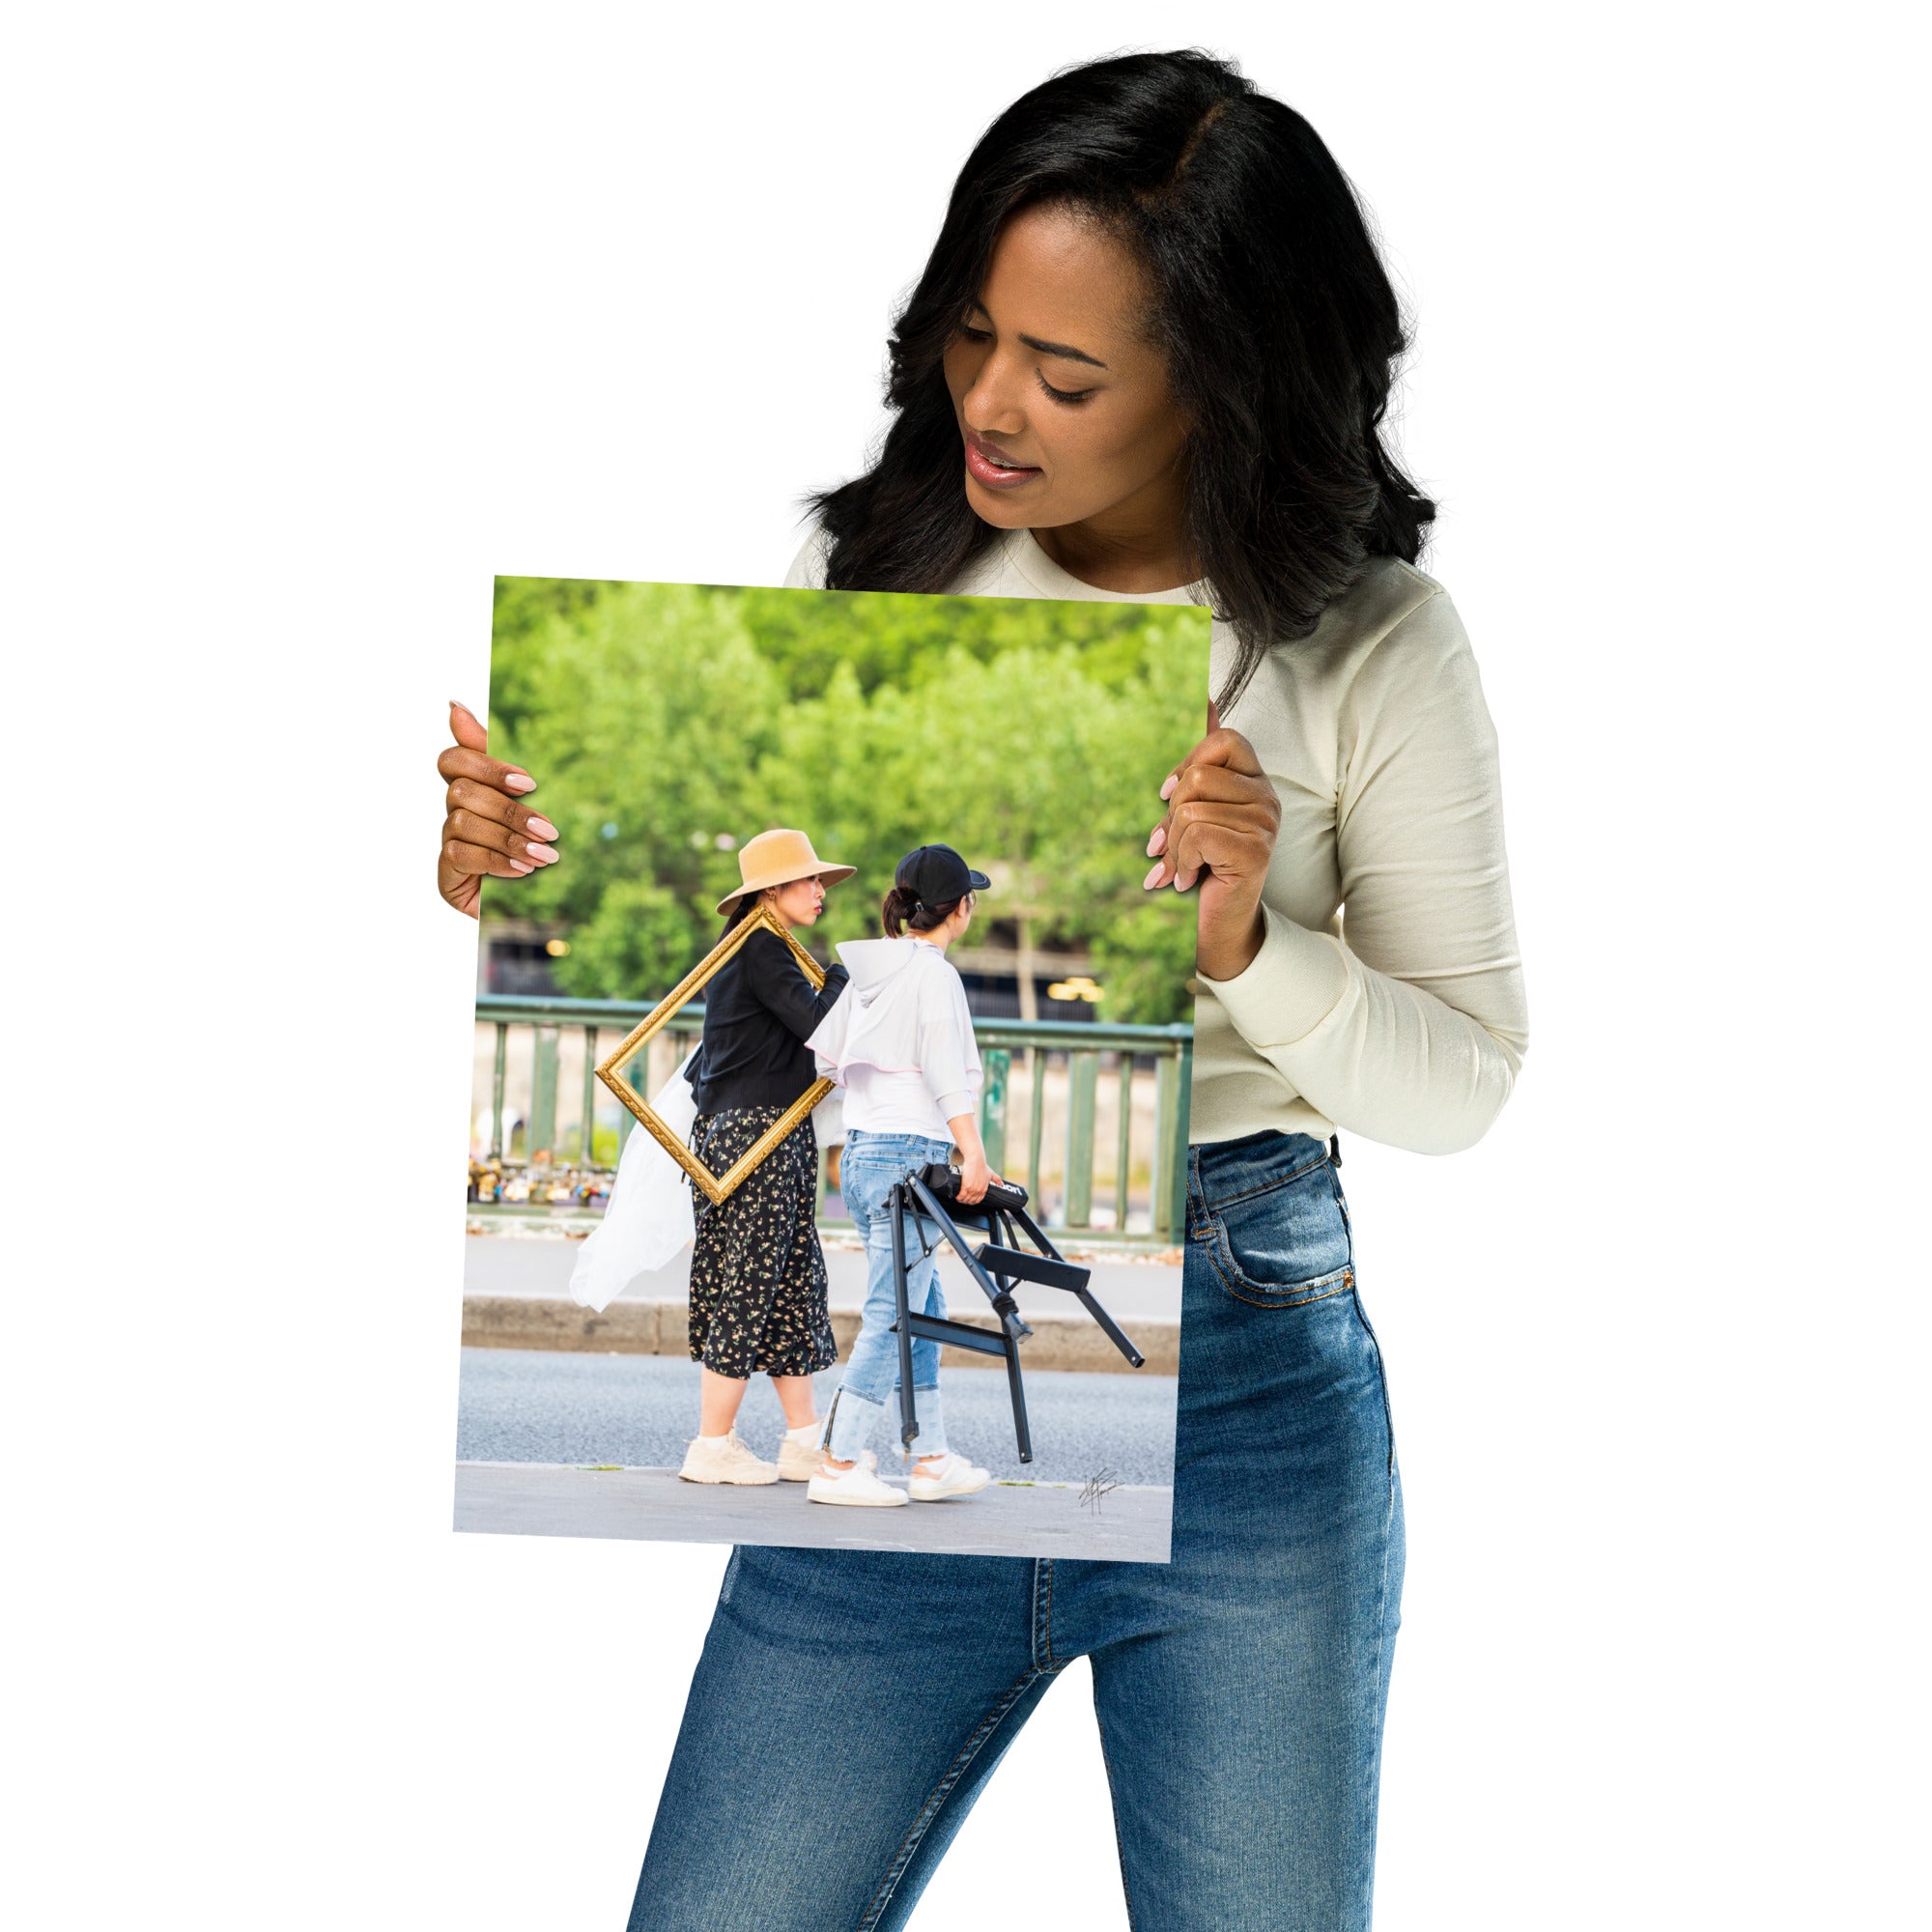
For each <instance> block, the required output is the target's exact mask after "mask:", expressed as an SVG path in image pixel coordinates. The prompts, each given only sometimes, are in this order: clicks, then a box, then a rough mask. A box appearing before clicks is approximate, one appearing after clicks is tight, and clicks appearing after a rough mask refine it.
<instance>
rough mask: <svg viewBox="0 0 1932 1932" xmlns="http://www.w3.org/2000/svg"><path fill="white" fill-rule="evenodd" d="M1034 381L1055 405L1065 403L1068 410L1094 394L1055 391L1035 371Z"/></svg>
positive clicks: (1079, 391)
mask: <svg viewBox="0 0 1932 1932" xmlns="http://www.w3.org/2000/svg"><path fill="white" fill-rule="evenodd" d="M1034 380H1035V381H1036V382H1037V383H1038V384H1039V386H1040V387H1041V388H1042V389H1044V390H1045V391H1046V393H1047V394H1048V395H1049V396H1051V397H1052V398H1053V400H1054V401H1055V402H1056V403H1065V404H1066V405H1067V406H1068V407H1069V408H1071V407H1072V406H1073V405H1074V404H1076V403H1084V402H1085V401H1086V400H1087V398H1088V397H1089V396H1091V395H1092V394H1093V393H1094V391H1093V390H1092V389H1056V388H1055V387H1054V386H1053V384H1051V383H1049V382H1048V381H1047V380H1046V378H1045V377H1044V376H1042V375H1041V374H1040V373H1039V371H1038V370H1037V369H1036V370H1035V371H1034Z"/></svg>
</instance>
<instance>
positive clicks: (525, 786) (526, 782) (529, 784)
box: [503, 772, 537, 791]
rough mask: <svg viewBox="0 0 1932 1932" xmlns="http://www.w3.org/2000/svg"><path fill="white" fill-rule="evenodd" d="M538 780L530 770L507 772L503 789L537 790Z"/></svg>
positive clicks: (504, 775) (504, 776)
mask: <svg viewBox="0 0 1932 1932" xmlns="http://www.w3.org/2000/svg"><path fill="white" fill-rule="evenodd" d="M536 788H537V781H536V780H535V779H533V778H531V777H530V775H529V773H528V772H505V773H504V774H503V789H504V790H505V791H535V790H536Z"/></svg>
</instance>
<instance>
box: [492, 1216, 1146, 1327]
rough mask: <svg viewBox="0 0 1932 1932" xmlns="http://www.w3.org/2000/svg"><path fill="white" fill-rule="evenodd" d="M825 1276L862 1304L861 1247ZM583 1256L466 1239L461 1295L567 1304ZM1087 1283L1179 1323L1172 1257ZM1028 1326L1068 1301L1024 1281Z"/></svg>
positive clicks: (977, 1297)
mask: <svg viewBox="0 0 1932 1932" xmlns="http://www.w3.org/2000/svg"><path fill="white" fill-rule="evenodd" d="M824 1245H825V1272H826V1276H827V1285H828V1290H829V1293H828V1294H827V1299H828V1300H829V1301H830V1303H831V1305H832V1306H833V1307H834V1308H858V1307H860V1306H861V1305H862V1304H863V1303H864V1301H865V1299H866V1257H865V1255H864V1254H863V1253H861V1252H860V1251H859V1249H858V1248H856V1247H852V1246H847V1245H845V1244H844V1243H843V1242H842V1241H839V1240H837V1239H835V1238H834V1237H832V1236H827V1237H826V1238H825V1243H824ZM581 1253H582V1243H581V1242H579V1241H572V1240H564V1239H559V1238H558V1237H557V1236H554V1235H546V1234H545V1232H544V1230H543V1229H542V1227H541V1225H539V1226H538V1227H536V1228H533V1229H524V1230H521V1231H519V1230H517V1229H515V1228H511V1229H508V1230H505V1231H504V1232H503V1233H500V1234H489V1235H471V1236H469V1237H468V1238H467V1239H466V1240H465V1242H464V1257H463V1289H464V1293H466V1294H488V1295H535V1296H539V1297H545V1298H554V1299H558V1300H564V1299H567V1298H568V1297H569V1293H570V1271H571V1269H572V1268H573V1267H574V1266H575V1265H576V1264H577V1257H578V1256H579V1255H580V1254H581ZM1087 1265H1089V1266H1091V1267H1092V1269H1093V1280H1092V1283H1091V1284H1090V1285H1091V1286H1092V1288H1093V1290H1094V1293H1095V1294H1096V1295H1098V1296H1099V1298H1100V1301H1101V1303H1102V1305H1103V1306H1104V1307H1105V1308H1106V1310H1107V1312H1108V1313H1109V1314H1110V1315H1112V1316H1113V1317H1114V1319H1115V1320H1116V1321H1120V1322H1121V1323H1122V1324H1123V1325H1124V1324H1125V1322H1126V1321H1127V1320H1128V1318H1129V1317H1131V1316H1154V1317H1156V1318H1161V1319H1165V1320H1169V1321H1179V1319H1180V1266H1179V1261H1178V1260H1177V1259H1161V1260H1131V1261H1130V1260H1125V1259H1113V1258H1106V1259H1095V1260H1094V1261H1093V1262H1091V1263H1089V1264H1087ZM939 1273H940V1279H941V1280H942V1281H944V1282H945V1284H946V1292H947V1294H948V1296H949V1297H950V1298H951V1299H952V1300H953V1301H955V1302H956V1303H957V1304H958V1305H959V1306H960V1307H962V1308H966V1307H970V1306H972V1305H973V1304H975V1303H978V1304H979V1305H980V1306H981V1307H983V1306H984V1305H985V1298H984V1296H983V1295H981V1294H980V1291H979V1290H978V1289H976V1288H974V1287H973V1286H972V1284H971V1283H970V1281H969V1280H968V1279H967V1275H966V1270H965V1269H964V1268H963V1267H962V1266H961V1265H960V1264H959V1260H958V1257H957V1256H955V1255H953V1254H952V1253H951V1252H949V1251H947V1250H945V1249H942V1250H941V1251H940V1262H939ZM690 1286H691V1255H690V1251H689V1250H688V1249H687V1250H686V1251H685V1253H684V1254H682V1255H680V1256H679V1257H678V1259H677V1260H676V1261H675V1262H673V1263H672V1264H671V1265H670V1266H669V1267H668V1268H660V1269H658V1270H657V1271H656V1272H655V1273H653V1274H640V1275H639V1276H637V1277H636V1278H635V1279H634V1280H633V1281H632V1282H631V1283H630V1284H629V1285H628V1286H627V1287H626V1288H625V1290H624V1293H622V1295H620V1296H619V1297H618V1299H619V1301H683V1300H684V1299H685V1298H686V1295H687V1294H688V1293H689V1291H690ZM1016 1298H1017V1300H1018V1301H1019V1304H1020V1307H1021V1309H1022V1310H1023V1311H1024V1312H1025V1314H1026V1317H1027V1319H1028V1320H1029V1321H1031V1320H1032V1319H1033V1316H1034V1314H1035V1312H1036V1311H1037V1312H1041V1313H1045V1312H1047V1311H1050V1310H1052V1309H1055V1308H1064V1307H1065V1306H1066V1304H1067V1297H1066V1296H1065V1294H1062V1293H1060V1292H1059V1291H1058V1290H1056V1289H1051V1288H1039V1287H1037V1286H1036V1285H1035V1284H1034V1283H1033V1282H1022V1283H1021V1284H1020V1289H1019V1293H1018V1295H1017V1297H1016Z"/></svg>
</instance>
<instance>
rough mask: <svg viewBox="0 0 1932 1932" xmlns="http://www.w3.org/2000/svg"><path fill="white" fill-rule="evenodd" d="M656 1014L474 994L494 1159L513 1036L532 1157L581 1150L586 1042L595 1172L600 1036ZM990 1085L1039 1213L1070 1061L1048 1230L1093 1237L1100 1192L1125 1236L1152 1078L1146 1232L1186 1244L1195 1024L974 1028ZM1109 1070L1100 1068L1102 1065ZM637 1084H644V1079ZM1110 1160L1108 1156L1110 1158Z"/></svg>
mask: <svg viewBox="0 0 1932 1932" xmlns="http://www.w3.org/2000/svg"><path fill="white" fill-rule="evenodd" d="M651 1010H652V1006H651V1004H650V1003H649V1002H647V1001H640V1000H639V1001H634V1000H566V999H554V998H520V997H518V996H516V995H514V994H502V993H483V994H479V995H478V996H477V1000H476V1019H477V1023H478V1024H479V1025H489V1026H494V1027H495V1028H496V1055H495V1061H494V1070H493V1076H492V1081H491V1094H490V1123H491V1132H490V1152H491V1156H492V1158H494V1159H495V1160H497V1161H498V1162H499V1163H502V1164H505V1165H508V1164H509V1162H508V1153H509V1137H508V1135H507V1134H506V1133H505V1131H504V1119H505V1094H506V1091H507V1085H508V1079H509V1065H510V1032H511V1029H512V1028H527V1029H528V1030H529V1034H530V1045H529V1055H530V1058H529V1063H528V1064H529V1068H530V1105H529V1112H528V1118H527V1122H526V1129H525V1140H524V1146H525V1149H526V1151H530V1150H536V1149H550V1150H551V1151H553V1153H554V1155H557V1156H566V1155H568V1154H569V1153H570V1152H571V1151H573V1150H571V1149H569V1148H567V1147H563V1148H560V1147H558V1146H557V1133H556V1129H557V1119H558V1116H557V1089H558V1084H559V1078H560V1069H561V1064H562V1053H561V1041H562V1036H563V1034H564V1032H565V1031H566V1030H574V1031H579V1032H581V1033H582V1036H583V1095H582V1110H581V1114H580V1117H579V1122H578V1131H577V1136H576V1141H577V1145H576V1148H575V1150H574V1151H575V1153H576V1155H577V1158H578V1159H579V1160H580V1161H581V1162H582V1165H584V1166H586V1167H588V1166H591V1165H593V1147H594V1134H595V1123H596V1116H597V1102H598V1097H599V1094H600V1090H601V1083H600V1082H599V1081H598V1079H597V1071H596V1069H597V1057H598V1044H597V1042H598V1036H599V1034H600V1033H602V1034H606V1035H610V1036H611V1040H610V1041H608V1042H607V1048H608V1045H610V1044H614V1041H615V1039H616V1038H620V1037H622V1036H623V1035H624V1034H627V1033H629V1032H630V1031H631V1029H632V1028H633V1027H635V1026H636V1025H637V1024H638V1022H639V1020H641V1019H642V1018H643V1017H644V1016H645V1014H647V1013H649V1012H650V1011H651ZM703 1026H704V1009H703V1007H702V1006H701V1005H692V1006H688V1007H686V1008H685V1009H683V1010H682V1011H681V1012H680V1013H679V1014H678V1015H677V1017H676V1018H675V1019H673V1020H672V1021H671V1022H670V1024H669V1025H668V1027H666V1028H665V1029H664V1030H663V1036H661V1037H664V1036H668V1037H669V1038H670V1039H671V1041H672V1043H673V1047H674V1050H675V1051H676V1053H677V1055H678V1058H679V1059H682V1058H683V1057H684V1055H685V1054H686V1053H687V1052H688V1051H689V1050H690V1048H691V1047H692V1046H693V1045H695V1044H696V1040H697V1037H698V1035H699V1033H700V1032H701V1031H702V1029H703ZM973 1032H974V1036H975V1037H976V1038H977V1039H978V1041H979V1045H980V1063H981V1065H982V1066H983V1068H984V1072H985V1078H984V1081H983V1083H982V1085H981V1088H980V1137H981V1138H982V1139H983V1140H984V1142H985V1144H986V1158H987V1160H988V1161H989V1162H990V1163H991V1165H992V1167H993V1168H994V1170H995V1171H996V1172H998V1173H1001V1174H1005V1175H1007V1176H1009V1178H1010V1179H1017V1180H1023V1181H1024V1182H1025V1183H1026V1184H1027V1186H1028V1188H1029V1190H1030V1191H1031V1192H1032V1194H1033V1196H1034V1200H1035V1202H1036V1204H1038V1203H1039V1202H1040V1200H1041V1196H1042V1189H1041V1184H1040V1180H1041V1174H1042V1165H1041V1161H1042V1154H1043V1152H1044V1147H1045V1131H1046V1089H1047V1078H1046V1075H1047V1068H1048V1065H1049V1063H1050V1062H1052V1061H1055V1060H1060V1061H1063V1062H1064V1063H1065V1076H1066V1109H1065V1112H1066V1121H1065V1136H1066V1138H1065V1187H1064V1189H1063V1190H1062V1192H1061V1195H1060V1198H1059V1199H1058V1201H1056V1202H1054V1203H1052V1204H1051V1205H1050V1208H1049V1218H1048V1219H1046V1220H1045V1222H1044V1223H1043V1225H1045V1226H1047V1227H1049V1228H1052V1229H1055V1230H1058V1231H1065V1232H1074V1231H1080V1230H1086V1229H1091V1228H1092V1227H1093V1226H1094V1201H1095V1195H1096V1187H1097V1188H1103V1189H1104V1192H1103V1193H1102V1194H1101V1195H1100V1198H1101V1199H1106V1197H1107V1196H1108V1195H1111V1197H1112V1199H1111V1206H1112V1209H1113V1221H1112V1232H1113V1233H1114V1234H1116V1235H1126V1234H1127V1233H1128V1227H1127V1220H1128V1206H1129V1196H1130V1192H1131V1188H1130V1179H1131V1174H1132V1156H1133V1151H1134V1149H1133V1125H1134V1105H1133V1101H1134V1091H1135V1081H1136V1079H1137V1078H1141V1077H1146V1076H1148V1075H1150V1074H1151V1078H1152V1081H1153V1145H1152V1147H1151V1150H1149V1154H1150V1177H1151V1179H1150V1189H1149V1199H1150V1202H1151V1209H1150V1222H1151V1225H1150V1226H1149V1227H1147V1228H1145V1229H1142V1230H1140V1231H1138V1232H1139V1234H1140V1236H1142V1237H1143V1238H1145V1237H1147V1236H1151V1237H1152V1238H1154V1239H1156V1240H1160V1241H1172V1240H1178V1239H1179V1238H1180V1231H1182V1230H1183V1229H1184V1228H1185V1226H1186V1218H1187V1098H1188V1089H1189V1086H1190V1083H1191V1081H1192V1079H1193V1072H1194V1029H1193V1028H1192V1027H1191V1026H1186V1025H1177V1026H1109V1025H1106V1024H1103V1023H1100V1022H1084V1021H1083V1022H1075V1023H1071V1024H1069V1023H1066V1022H1064V1021H1059V1020H976V1021H975V1022H974V1025H973ZM1016 1054H1017V1055H1019V1056H1020V1057H1021V1060H1022V1063H1023V1064H1025V1063H1026V1062H1028V1061H1030V1062H1031V1066H1032V1078H1031V1083H1030V1085H1031V1103H1030V1105H1029V1107H1028V1109H1027V1120H1026V1127H1025V1135H1026V1159H1025V1164H1024V1166H1021V1165H1020V1164H1019V1163H1018V1161H1017V1160H1016V1159H1015V1155H1016V1154H1017V1151H1018V1149H1017V1145H1016V1143H1017V1139H1018V1137H1017V1135H1016V1134H1015V1133H1014V1132H1013V1131H1012V1129H1013V1126H1014V1124H1015V1123H1014V1122H1011V1121H1009V1118H1008V1106H1009V1097H1010V1095H1011V1091H1012V1085H1013V1079H1012V1075H1013V1059H1014V1056H1015V1055H1016ZM1103 1062H1106V1063H1111V1064H1110V1065H1106V1066H1105V1067H1104V1068H1103V1065H1102V1063H1103ZM1103 1070H1104V1071H1105V1072H1106V1073H1108V1074H1109V1076H1110V1077H1111V1078H1112V1079H1113V1080H1114V1081H1115V1082H1116V1083H1117V1084H1118V1109H1117V1123H1116V1132H1115V1135H1114V1145H1113V1147H1112V1148H1102V1147H1100V1146H1099V1145H1098V1144H1097V1142H1098V1136H1097V1131H1096V1128H1097V1122H1098V1118H1099V1093H1100V1080H1101V1075H1102V1072H1103ZM632 1078H633V1080H634V1081H637V1084H639V1086H642V1085H643V1084H644V1082H643V1081H641V1080H640V1079H639V1077H638V1075H637V1074H636V1073H633V1075H632ZM634 1125H635V1122H633V1120H632V1118H631V1115H630V1113H629V1111H628V1110H625V1111H622V1112H621V1113H620V1114H619V1117H618V1122H617V1132H618V1145H619V1147H620V1148H621V1147H622V1145H623V1142H624V1140H625V1139H627V1138H628V1137H629V1134H630V1131H631V1129H632V1127H633V1126H634ZM1109 1156H1111V1158H1109ZM819 1163H820V1167H819V1175H820V1199H821V1200H823V1199H824V1193H825V1189H824V1178H825V1152H824V1150H823V1149H821V1150H820V1152H819Z"/></svg>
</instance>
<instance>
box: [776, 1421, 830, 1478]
mask: <svg viewBox="0 0 1932 1932" xmlns="http://www.w3.org/2000/svg"><path fill="white" fill-rule="evenodd" d="M814 1426H815V1425H814ZM824 1460H825V1451H824V1450H823V1449H821V1448H820V1447H819V1446H818V1444H817V1443H816V1442H815V1441H814V1442H796V1441H794V1440H793V1439H792V1437H791V1436H790V1435H784V1436H782V1437H781V1438H780V1441H779V1474H780V1475H781V1476H782V1477H783V1478H784V1480H785V1481H786V1482H788V1483H804V1482H809V1481H810V1479H811V1478H812V1477H813V1476H815V1475H817V1473H818V1465H819V1463H822V1462H823V1461H824Z"/></svg>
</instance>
